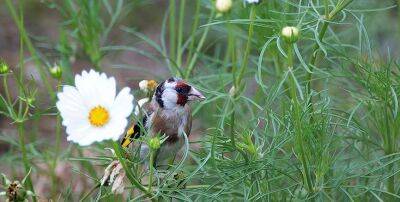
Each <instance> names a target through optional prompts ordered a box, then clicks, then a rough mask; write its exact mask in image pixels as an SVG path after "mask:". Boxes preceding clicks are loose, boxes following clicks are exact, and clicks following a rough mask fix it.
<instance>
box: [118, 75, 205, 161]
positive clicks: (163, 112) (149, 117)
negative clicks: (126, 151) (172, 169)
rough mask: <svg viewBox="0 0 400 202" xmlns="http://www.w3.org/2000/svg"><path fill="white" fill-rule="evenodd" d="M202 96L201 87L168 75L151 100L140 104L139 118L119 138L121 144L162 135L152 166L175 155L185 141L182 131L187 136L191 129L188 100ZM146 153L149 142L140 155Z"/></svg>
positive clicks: (126, 145) (203, 98)
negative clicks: (197, 87)
mask: <svg viewBox="0 0 400 202" xmlns="http://www.w3.org/2000/svg"><path fill="white" fill-rule="evenodd" d="M205 99H206V97H205V96H204V95H203V94H202V93H201V92H200V91H198V90H197V89H196V88H195V87H193V86H192V85H190V84H188V82H186V81H185V80H183V79H181V78H178V77H171V78H168V79H167V80H165V81H164V82H161V83H160V84H159V85H158V86H157V87H156V89H155V91H154V94H153V96H152V99H151V101H150V102H149V103H147V105H144V106H143V107H142V109H143V111H144V116H143V120H142V122H141V123H138V122H136V123H134V124H132V126H131V127H130V128H129V129H128V130H127V132H126V134H125V136H124V137H123V138H122V140H121V146H122V147H125V148H127V147H129V145H130V144H131V143H132V142H133V141H134V140H135V139H138V138H139V137H141V136H142V135H144V134H147V135H149V136H150V137H155V136H157V135H161V136H163V135H165V138H166V139H165V141H164V142H163V143H162V144H161V146H160V148H159V149H158V150H157V151H156V155H155V161H154V165H153V166H156V165H158V164H159V163H162V162H165V161H166V160H168V159H169V158H171V157H174V156H175V155H176V154H177V152H179V150H180V149H181V148H182V147H183V145H184V143H185V137H184V135H187V136H189V135H190V132H191V128H192V112H191V108H190V103H192V102H195V101H203V100H205ZM142 129H143V130H145V131H143V130H142ZM148 154H149V147H148V145H146V144H142V145H141V148H140V158H141V159H145V158H146V157H147V156H148Z"/></svg>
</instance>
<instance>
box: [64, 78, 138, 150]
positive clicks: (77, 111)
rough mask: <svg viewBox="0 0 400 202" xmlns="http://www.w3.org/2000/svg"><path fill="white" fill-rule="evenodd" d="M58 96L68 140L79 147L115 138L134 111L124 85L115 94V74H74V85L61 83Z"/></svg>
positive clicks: (122, 130) (122, 131)
mask: <svg viewBox="0 0 400 202" xmlns="http://www.w3.org/2000/svg"><path fill="white" fill-rule="evenodd" d="M57 98H58V101H57V103H56V106H57V109H58V110H59V111H60V114H61V117H62V119H63V121H62V124H63V125H64V126H65V127H66V131H67V134H68V137H67V140H68V141H72V142H75V143H78V144H79V145H81V146H86V145H90V144H92V143H93V142H96V141H98V142H100V141H103V140H106V139H112V140H118V138H119V137H120V135H121V134H123V133H124V130H125V127H126V125H127V123H128V120H127V117H128V116H129V115H130V114H131V112H132V110H133V96H132V95H131V94H130V88H128V87H125V88H123V89H122V90H121V91H120V92H119V93H118V95H117V96H116V84H115V79H114V77H107V75H106V74H105V73H101V74H100V73H98V72H96V71H94V70H90V71H89V73H88V72H86V71H82V75H76V76H75V87H74V86H68V85H67V86H64V87H63V92H60V93H58V94H57Z"/></svg>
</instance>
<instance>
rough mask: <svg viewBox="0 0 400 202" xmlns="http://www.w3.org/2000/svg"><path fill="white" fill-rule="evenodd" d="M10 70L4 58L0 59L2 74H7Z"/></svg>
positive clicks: (0, 71)
mask: <svg viewBox="0 0 400 202" xmlns="http://www.w3.org/2000/svg"><path fill="white" fill-rule="evenodd" d="M9 71H10V68H9V67H8V65H7V64H6V63H5V62H4V61H3V60H0V74H7V73H8V72H9Z"/></svg>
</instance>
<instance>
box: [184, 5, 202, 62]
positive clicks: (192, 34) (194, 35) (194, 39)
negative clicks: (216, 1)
mask: <svg viewBox="0 0 400 202" xmlns="http://www.w3.org/2000/svg"><path fill="white" fill-rule="evenodd" d="M199 14H200V1H196V11H195V15H194V22H193V25H192V32H191V34H190V38H191V39H190V45H189V53H188V54H187V59H186V64H188V63H189V59H190V58H192V54H193V49H194V43H195V41H196V30H197V26H198V25H199V19H200V17H199Z"/></svg>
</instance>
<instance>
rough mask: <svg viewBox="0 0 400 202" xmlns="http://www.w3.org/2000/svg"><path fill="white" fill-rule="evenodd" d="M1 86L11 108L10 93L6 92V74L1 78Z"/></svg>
mask: <svg viewBox="0 0 400 202" xmlns="http://www.w3.org/2000/svg"><path fill="white" fill-rule="evenodd" d="M3 86H4V93H5V94H6V99H7V102H8V104H10V106H11V105H12V102H11V97H10V92H9V90H8V82H7V74H5V75H4V77H3Z"/></svg>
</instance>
